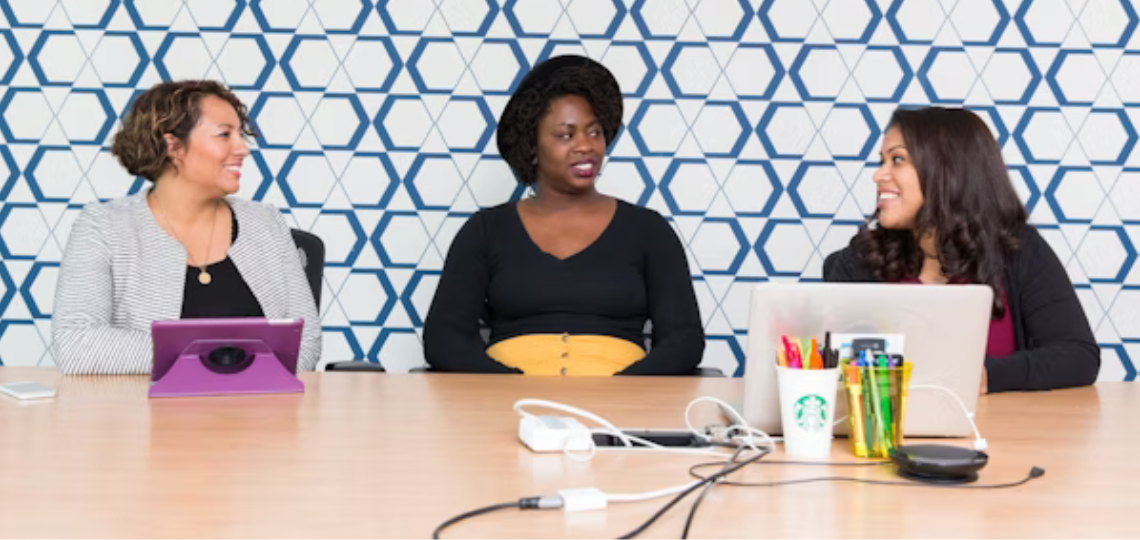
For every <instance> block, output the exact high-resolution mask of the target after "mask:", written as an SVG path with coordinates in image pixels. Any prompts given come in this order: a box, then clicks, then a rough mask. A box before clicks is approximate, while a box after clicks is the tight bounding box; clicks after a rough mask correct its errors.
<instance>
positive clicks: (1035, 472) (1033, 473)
mask: <svg viewBox="0 0 1140 540" xmlns="http://www.w3.org/2000/svg"><path fill="white" fill-rule="evenodd" d="M879 463H887V462H879ZM720 464H721V462H719V461H718V462H712V463H699V464H697V465H693V466H692V467H690V468H689V475H690V476H692V477H694V478H697V479H702V480H703V479H706V478H713V477H716V476H717V475H712V476H701V475H700V474H699V473H697V469H701V468H705V467H712V466H714V465H720ZM1044 474H1045V469H1042V468H1040V467H1033V468H1032V469H1030V470H1029V474H1027V475H1026V476H1025V478H1022V479H1021V480H1018V481H1016V482H1007V483H1004V484H980V485H979V484H938V483H931V482H922V481H909V482H906V481H898V480H869V479H866V478H852V477H849V476H821V477H818V478H803V479H800V480H781V481H778V482H733V481H730V480H724V481H721V482H717V483H718V484H721V485H725V486H737V487H772V486H788V485H792V484H808V483H812V482H858V483H862V484H875V485H879V486H926V487H939V488H958V489H1003V488H1011V487H1017V486H1020V485H1022V484H1025V483H1026V482H1029V481H1030V480H1033V479H1035V478H1040V477H1041V476H1043V475H1044Z"/></svg>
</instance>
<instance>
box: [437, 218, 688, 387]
mask: <svg viewBox="0 0 1140 540" xmlns="http://www.w3.org/2000/svg"><path fill="white" fill-rule="evenodd" d="M647 319H648V320H651V321H652V322H653V341H652V348H651V349H650V350H649V353H648V354H647V355H646V356H645V358H643V359H641V360H639V361H637V362H635V363H633V364H632V365H630V366H629V367H627V368H626V369H625V370H623V371H622V372H621V374H622V375H682V374H690V373H692V372H693V370H694V369H696V367H697V364H699V363H700V362H701V354H702V352H703V351H704V347H705V336H704V330H703V328H702V326H701V317H700V311H699V309H698V306H697V300H696V295H695V294H694V292H693V282H692V280H691V279H690V277H689V266H688V261H687V260H686V258H685V250H684V247H683V246H682V245H681V241H680V239H678V238H677V235H676V233H674V232H673V229H672V227H670V226H669V223H668V222H667V221H665V219H664V218H663V217H661V215H660V214H658V213H657V212H654V211H653V210H649V209H646V208H642V207H638V206H633V205H631V204H628V203H625V202H622V201H618V203H617V210H616V212H615V214H614V217H613V219H612V221H611V222H610V224H609V225H608V226H607V227H606V229H605V230H604V231H603V232H602V234H601V236H599V237H598V239H597V240H595V241H594V243H593V244H591V245H589V246H588V247H586V248H585V249H583V250H582V251H580V252H578V253H577V254H575V255H573V256H571V257H569V258H567V259H565V260H560V259H557V258H555V257H553V256H551V255H549V254H547V253H544V252H543V251H542V250H540V249H539V248H538V246H537V245H535V244H534V242H533V241H532V240H531V238H530V235H529V234H528V233H527V231H526V228H525V227H524V226H523V224H522V220H521V219H520V218H519V215H518V211H517V210H516V205H515V203H508V204H503V205H500V206H497V207H494V208H487V209H484V210H481V211H479V212H478V213H476V214H475V215H474V216H472V217H471V219H469V220H468V221H467V223H466V224H464V225H463V227H462V228H461V229H460V231H459V233H458V234H457V235H456V237H455V240H454V241H452V243H451V248H450V249H449V251H448V254H447V261H446V262H445V263H444V266H443V275H441V276H440V280H439V286H438V287H437V288H436V293H435V298H434V299H433V300H432V304H431V309H430V311H429V312H428V316H427V320H426V321H425V323H424V353H425V356H426V359H427V362H428V364H429V365H431V367H432V369H433V370H436V371H461V372H482V373H518V370H516V369H514V368H510V367H507V366H505V365H503V364H500V363H499V362H496V361H495V360H494V359H492V358H491V357H490V356H488V355H487V353H486V348H487V343H486V342H485V341H484V340H483V337H482V336H481V335H480V330H479V321H480V320H483V321H484V322H485V323H486V324H487V326H488V327H490V330H491V334H490V343H491V344H494V343H497V342H499V341H502V340H504V339H509V338H512V337H516V336H522V335H529V334H562V333H564V332H565V333H569V334H572V335H580V334H592V335H606V336H614V337H618V338H622V339H625V340H628V341H630V342H633V343H635V344H637V345H643V344H644V343H645V322H646V320H647Z"/></svg>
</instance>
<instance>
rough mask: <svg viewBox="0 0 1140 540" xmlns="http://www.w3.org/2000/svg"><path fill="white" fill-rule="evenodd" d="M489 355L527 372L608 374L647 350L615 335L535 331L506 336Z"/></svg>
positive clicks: (636, 358) (621, 368)
mask: <svg viewBox="0 0 1140 540" xmlns="http://www.w3.org/2000/svg"><path fill="white" fill-rule="evenodd" d="M487 355H488V356H490V357H491V358H494V359H495V360H496V361H497V362H499V363H501V364H503V365H506V366H509V367H513V368H515V369H518V370H521V371H522V372H523V373H525V374H527V375H567V376H586V377H591V376H592V377H608V376H610V375H613V374H614V373H617V372H619V371H621V370H623V369H625V368H627V367H629V366H630V365H631V364H633V363H634V362H637V361H638V360H641V359H642V358H645V350H644V349H642V348H641V347H638V346H637V345H636V344H634V343H631V342H629V341H626V340H624V339H621V338H616V337H612V336H572V335H570V334H531V335H527V336H518V337H513V338H510V339H504V340H503V341H500V342H498V343H496V344H494V345H492V346H491V347H489V348H488V349H487Z"/></svg>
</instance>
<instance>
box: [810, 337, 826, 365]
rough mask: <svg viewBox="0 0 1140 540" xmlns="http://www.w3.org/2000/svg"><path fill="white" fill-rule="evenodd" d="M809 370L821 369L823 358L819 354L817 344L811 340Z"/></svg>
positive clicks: (813, 339)
mask: <svg viewBox="0 0 1140 540" xmlns="http://www.w3.org/2000/svg"><path fill="white" fill-rule="evenodd" d="M811 368H812V369H823V356H821V355H820V354H819V342H818V341H816V340H815V338H814V337H813V338H811Z"/></svg>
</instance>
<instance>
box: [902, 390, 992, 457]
mask: <svg viewBox="0 0 1140 540" xmlns="http://www.w3.org/2000/svg"><path fill="white" fill-rule="evenodd" d="M910 389H911V390H941V391H942V392H944V393H946V394H948V395H949V396H950V397H952V398H954V401H955V402H956V403H957V404H958V406H959V407H961V408H962V414H964V415H966V420H967V421H968V422H970V427H971V428H973V429H974V450H977V451H979V452H985V451H986V448H989V444H988V443H986V440H985V439H983V438H982V432H981V431H978V424H977V423H975V422H974V415H973V414H972V413H970V409H967V408H966V403H965V402H964V401H962V398H961V396H959V395H958V394H956V393H955V392H954V391H953V390H951V389H949V388H946V387H945V386H939V385H937V384H914V385H911V387H910Z"/></svg>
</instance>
